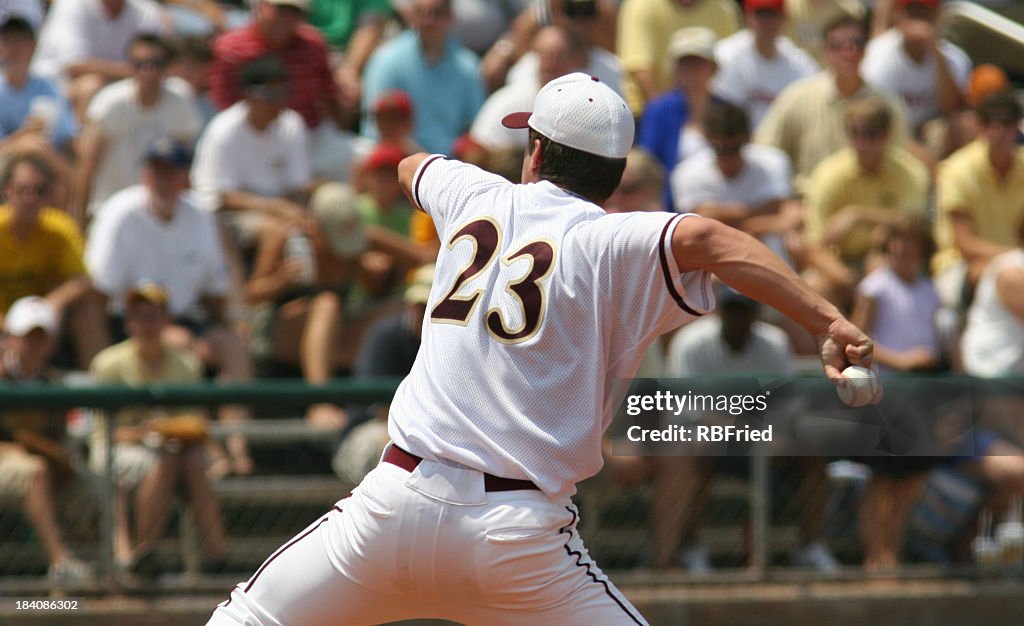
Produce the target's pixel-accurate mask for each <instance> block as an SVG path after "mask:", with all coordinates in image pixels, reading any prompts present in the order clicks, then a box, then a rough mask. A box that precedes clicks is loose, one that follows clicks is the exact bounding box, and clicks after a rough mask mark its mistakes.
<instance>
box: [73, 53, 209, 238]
mask: <svg viewBox="0 0 1024 626" xmlns="http://www.w3.org/2000/svg"><path fill="white" fill-rule="evenodd" d="M128 57H129V62H130V63H131V66H132V68H133V72H134V74H133V76H132V77H131V78H126V79H125V80H121V81H118V82H116V83H114V84H112V85H109V86H107V87H104V88H103V89H102V90H101V91H100V92H99V93H97V94H96V97H95V98H93V101H92V102H91V103H90V104H89V109H88V111H87V112H86V115H85V125H84V126H83V128H82V136H81V140H80V142H79V154H80V156H79V159H78V164H77V169H76V172H75V187H76V189H75V191H76V194H77V199H76V201H75V203H74V205H73V209H72V215H73V216H74V217H75V218H76V219H78V220H79V223H80V224H83V225H84V224H85V223H86V222H87V220H88V215H93V214H95V212H96V210H97V209H98V208H99V207H100V206H102V204H103V203H104V202H106V200H107V199H108V198H110V197H111V196H112V195H114V194H115V193H117V192H118V191H120V190H122V189H124V188H125V187H130V186H131V185H134V184H136V183H137V181H138V180H139V174H140V171H141V163H142V160H143V159H142V157H143V155H144V154H145V152H146V146H147V145H148V144H149V142H150V141H152V140H153V139H154V138H155V137H159V136H162V135H172V136H174V137H176V138H177V139H178V140H179V141H182V142H184V143H185V144H187V145H192V142H193V141H194V140H195V137H196V134H197V133H198V132H199V126H200V124H201V117H200V112H199V107H198V106H197V104H196V100H195V98H194V97H193V95H192V94H191V93H183V90H180V89H176V88H175V86H174V85H172V84H171V83H170V82H169V81H168V80H167V79H166V77H167V67H168V65H169V64H170V63H171V61H172V59H173V58H174V49H173V48H171V46H170V44H168V43H167V41H166V40H164V39H161V38H160V37H159V36H157V35H153V34H142V35H139V36H137V37H135V38H134V39H133V40H132V43H131V46H129V50H128Z"/></svg>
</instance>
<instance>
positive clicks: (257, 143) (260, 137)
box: [192, 55, 312, 244]
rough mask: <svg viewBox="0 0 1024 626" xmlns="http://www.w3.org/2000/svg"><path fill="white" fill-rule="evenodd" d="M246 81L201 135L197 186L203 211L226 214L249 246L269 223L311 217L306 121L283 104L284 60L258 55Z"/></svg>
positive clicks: (195, 166)
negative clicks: (240, 95) (237, 98)
mask: <svg viewBox="0 0 1024 626" xmlns="http://www.w3.org/2000/svg"><path fill="white" fill-rule="evenodd" d="M241 81H242V85H243V90H244V96H245V98H244V99H243V100H241V101H239V102H236V103H235V104H233V105H231V106H230V107H228V108H227V109H225V110H223V111H221V112H220V113H218V114H217V115H216V116H214V118H213V119H212V120H210V123H209V125H208V126H207V127H206V131H205V132H204V133H203V136H202V138H200V140H199V144H198V145H197V147H196V159H195V163H194V164H193V166H192V187H193V189H195V191H196V194H197V196H198V200H199V202H200V205H201V206H202V207H203V208H204V209H206V210H207V211H210V212H218V211H220V212H224V213H226V215H227V219H228V221H229V222H230V223H233V224H235V225H236V226H237V227H238V230H239V231H240V232H239V233H238V234H239V235H240V236H241V238H242V241H243V244H245V243H248V242H252V241H253V240H254V238H255V236H256V235H257V234H258V231H259V229H261V228H263V227H264V226H266V225H268V224H283V223H285V222H288V221H296V220H298V221H304V220H308V219H309V213H308V211H307V210H306V208H305V204H306V201H307V197H308V191H309V186H310V182H311V177H312V175H311V173H310V165H309V151H308V134H307V131H306V126H305V124H304V123H303V121H302V117H300V116H299V114H298V113H296V112H295V111H293V110H291V109H288V108H286V103H287V101H288V72H287V70H286V69H285V66H284V63H283V62H282V61H281V60H280V58H278V57H276V56H273V55H266V56H262V57H258V58H256V59H255V60H253V61H250V62H249V63H248V64H246V65H245V67H244V68H243V69H242V75H241Z"/></svg>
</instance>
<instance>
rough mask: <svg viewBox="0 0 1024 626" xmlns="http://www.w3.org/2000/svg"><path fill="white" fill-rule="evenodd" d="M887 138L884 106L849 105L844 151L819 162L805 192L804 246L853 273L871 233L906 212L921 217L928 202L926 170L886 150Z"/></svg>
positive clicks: (873, 102) (888, 118)
mask: <svg viewBox="0 0 1024 626" xmlns="http://www.w3.org/2000/svg"><path fill="white" fill-rule="evenodd" d="M891 132H892V113H891V111H890V109H889V106H888V103H887V102H886V101H885V100H882V99H881V98H879V97H877V96H868V97H866V98H863V99H860V100H858V101H855V102H853V103H851V104H850V107H849V109H847V111H846V135H847V137H848V138H849V142H850V145H849V146H848V147H846V148H843V149H841V150H839V151H838V152H836V153H835V154H833V155H831V156H829V157H828V158H827V159H825V160H824V161H822V162H821V163H820V164H819V165H818V167H816V168H815V169H814V172H813V173H812V174H811V178H810V181H809V183H808V186H807V215H806V238H807V243H808V244H809V245H811V246H816V247H824V248H828V249H831V250H834V251H835V252H837V253H838V256H839V258H840V259H841V260H842V261H843V263H844V264H845V265H846V266H847V267H848V268H849V269H851V270H853V271H854V272H857V273H859V272H860V271H861V270H863V267H864V263H865V258H866V257H867V255H868V253H869V252H870V251H871V248H872V246H873V244H874V237H873V236H874V234H875V231H876V229H877V228H878V227H884V226H888V225H891V224H893V223H894V222H895V221H896V220H897V219H898V218H899V217H900V216H901V215H902V214H905V213H908V212H917V213H922V214H923V213H924V211H925V208H926V204H927V201H928V170H927V169H926V168H925V167H924V165H923V164H922V163H921V162H919V161H917V160H916V159H915V158H914V157H913V156H911V155H910V154H909V153H908V152H906V151H905V150H903V149H901V148H897V147H895V146H893V145H892V144H891V142H890V139H891Z"/></svg>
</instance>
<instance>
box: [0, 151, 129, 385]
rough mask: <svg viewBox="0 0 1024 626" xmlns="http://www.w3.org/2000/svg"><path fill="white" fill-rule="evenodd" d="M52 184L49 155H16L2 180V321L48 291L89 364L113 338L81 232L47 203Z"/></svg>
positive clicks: (80, 355) (82, 358)
mask: <svg viewBox="0 0 1024 626" xmlns="http://www.w3.org/2000/svg"><path fill="white" fill-rule="evenodd" d="M52 184H53V172H52V170H51V169H50V167H49V165H48V164H47V163H46V161H44V160H42V159H41V158H39V157H37V156H34V155H31V154H25V155H19V156H16V157H14V158H12V159H11V160H10V161H9V162H8V165H7V168H6V169H5V171H4V176H3V180H2V186H3V192H4V197H5V198H6V199H7V203H6V204H4V205H2V206H0V250H2V251H3V253H2V254H0V321H2V320H3V317H4V315H5V314H6V312H7V309H8V308H10V306H11V304H12V303H13V302H14V301H15V300H18V299H19V298H23V297H25V296H30V295H36V296H43V297H45V298H46V299H47V300H48V301H49V302H50V304H51V305H52V306H53V307H54V309H55V310H56V311H57V314H58V316H59V318H61V319H67V320H69V323H70V329H71V332H72V336H73V339H74V345H75V348H76V353H77V357H78V361H79V363H80V364H82V366H83V367H87V366H88V363H89V361H91V360H92V357H93V356H94V355H95V354H96V353H97V352H99V351H100V350H101V349H102V348H104V347H105V346H106V345H107V343H109V342H108V340H107V337H108V332H107V329H106V324H105V321H104V316H103V307H102V301H101V300H100V299H99V298H98V296H97V294H96V292H95V291H94V290H93V287H92V281H91V280H90V279H89V276H88V274H87V273H86V269H85V264H84V262H83V260H82V247H83V244H82V235H81V233H80V232H79V230H78V227H77V226H76V225H75V222H74V220H72V219H71V217H70V216H69V215H67V214H66V213H64V212H63V211H60V210H58V209H53V208H47V207H46V206H45V204H46V199H47V197H48V194H49V191H50V188H51V186H52Z"/></svg>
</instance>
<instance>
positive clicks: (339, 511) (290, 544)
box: [243, 506, 342, 593]
mask: <svg viewBox="0 0 1024 626" xmlns="http://www.w3.org/2000/svg"><path fill="white" fill-rule="evenodd" d="M331 511H337V512H338V513H341V512H342V510H341V509H340V508H338V507H337V506H332V507H331ZM328 519H330V518H328V517H324V518H323V519H322V520H320V521H319V522H317V524H316V526H313V527H312V528H310V529H309V530H307V531H306V532H304V533H302V534H301V535H299V536H298V537H296V538H295V539H292V540H291V541H289V542H288V543H286V544H285V545H283V546H281V548H279V549H278V551H277V552H275V553H274V554H272V555H270V558H269V559H267V560H266V561H264V563H263V565H261V566H260V568H259V569H258V570H256V573H255V574H253V575H252V578H250V579H249V584H248V585H246V586H245V589H243V592H244V593H248V592H249V590H250V589H252V586H253V584H254V583H255V582H256V579H257V578H259V577H260V574H262V573H263V570H265V569H267V566H268V565H270V564H271V563H273V562H274V559H276V558H277V557H279V556H281V555H282V554H284V551H285V550H287V549H288V548H290V547H292V546H294V545H295V544H297V543H298V542H300V541H302V540H303V539H305V538H306V537H308V536H310V535H311V534H313V532H314V531H315V530H317V529H318V528H320V527H321V526H323V524H324V522H326V521H327V520H328Z"/></svg>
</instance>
